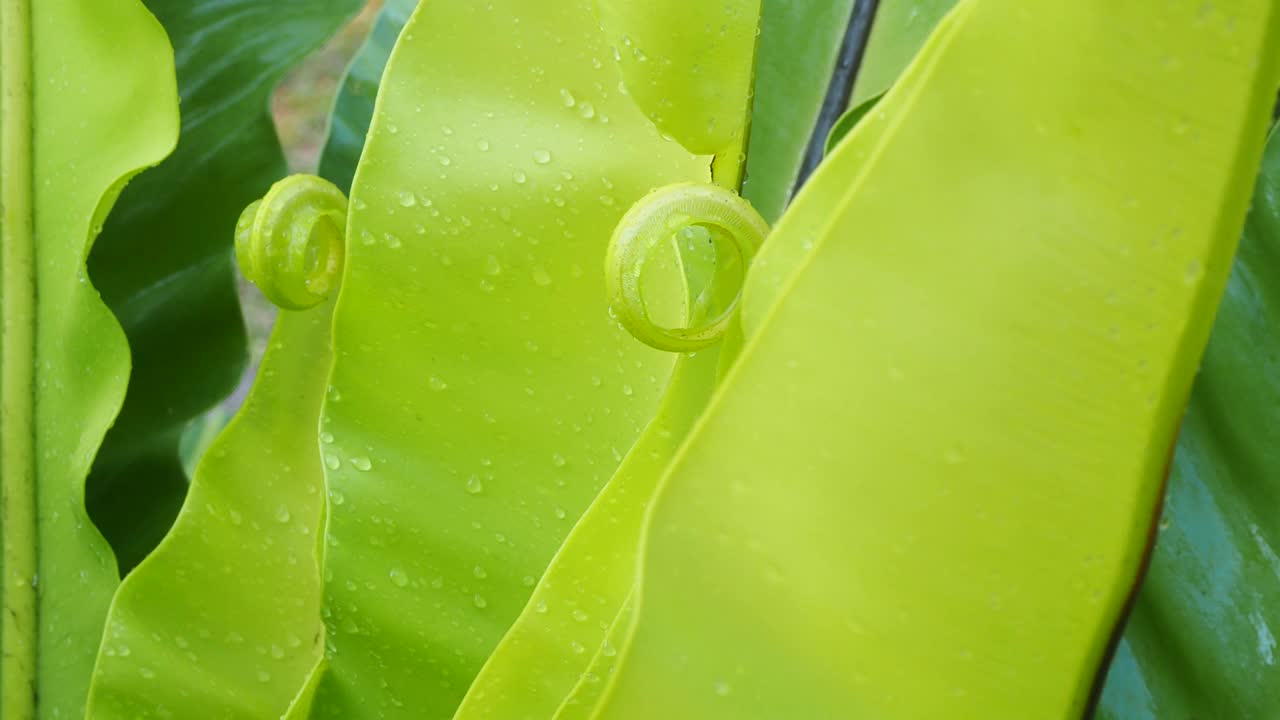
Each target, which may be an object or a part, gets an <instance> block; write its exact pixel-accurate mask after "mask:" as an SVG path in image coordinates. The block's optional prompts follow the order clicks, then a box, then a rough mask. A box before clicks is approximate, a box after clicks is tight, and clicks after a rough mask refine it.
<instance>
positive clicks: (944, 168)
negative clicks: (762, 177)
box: [602, 0, 1280, 718]
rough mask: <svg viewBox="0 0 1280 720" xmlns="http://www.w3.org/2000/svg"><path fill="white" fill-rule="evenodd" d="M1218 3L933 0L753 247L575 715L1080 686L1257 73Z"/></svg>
mask: <svg viewBox="0 0 1280 720" xmlns="http://www.w3.org/2000/svg"><path fill="white" fill-rule="evenodd" d="M1231 9H1232V10H1233V11H1234V17H1233V18H1230V19H1228V18H1227V17H1225V16H1224V15H1222V14H1217V13H1210V14H1209V15H1208V16H1207V17H1206V16H1205V15H1203V14H1199V13H1198V10H1199V8H1198V7H1193V6H1190V5H1179V6H1172V5H1171V6H1164V7H1162V8H1161V9H1160V14H1159V18H1158V19H1159V23H1160V27H1161V32H1160V33H1159V34H1157V35H1151V36H1147V37H1149V38H1150V39H1151V41H1152V43H1153V44H1151V45H1143V46H1141V47H1135V45H1134V44H1133V43H1132V42H1130V38H1131V29H1132V28H1144V27H1147V26H1148V24H1149V23H1150V22H1151V17H1150V16H1149V14H1148V12H1147V8H1145V7H1141V8H1139V7H1137V6H1115V5H1114V4H1112V3H1105V2H1101V1H1099V2H1086V3H1071V4H1060V3H1053V2H1043V3H1034V4H1032V5H1030V6H1029V5H1028V4H1027V3H1025V2H1012V1H999V0H972V1H971V2H968V3H966V4H963V5H961V6H960V7H958V8H957V10H956V14H955V15H953V16H951V18H952V21H951V23H950V24H949V25H948V26H946V27H943V28H942V29H941V30H940V31H939V33H938V34H936V35H935V36H934V37H933V38H932V40H931V41H930V43H929V45H928V47H927V49H926V51H925V52H924V53H923V54H922V55H921V56H920V57H918V58H917V59H916V61H915V63H914V64H913V65H912V67H911V69H909V70H908V71H907V73H906V75H905V76H904V77H903V78H902V79H901V80H900V81H899V82H898V84H897V85H895V87H894V89H893V90H892V91H890V93H889V94H888V95H887V96H886V97H885V99H884V100H883V102H882V104H881V105H880V106H879V107H878V108H877V109H876V111H875V112H873V113H872V114H871V115H870V116H868V121H869V122H864V123H863V124H860V125H859V126H858V128H857V129H855V131H854V133H853V134H852V135H851V136H850V137H849V138H847V139H846V141H845V142H844V143H842V144H841V145H840V146H839V147H838V148H837V149H836V151H835V153H834V154H833V156H832V158H831V159H830V160H829V162H828V164H827V165H826V166H825V168H824V169H823V170H822V171H820V174H819V176H818V177H816V178H815V180H814V181H813V185H812V186H811V188H810V189H809V190H808V191H806V193H804V194H802V196H801V198H800V200H798V202H797V205H796V206H795V207H793V208H792V210H791V211H790V212H789V214H788V215H787V217H786V218H784V220H783V223H782V225H780V226H779V228H778V230H777V231H776V234H775V237H774V238H773V240H771V247H776V246H779V245H780V246H782V247H785V248H789V249H788V250H786V251H777V250H774V251H773V252H774V253H775V254H774V259H775V260H778V261H780V262H779V263H778V264H777V265H775V267H782V268H784V271H783V272H781V273H775V274H771V275H762V276H759V278H757V274H756V273H755V272H754V271H753V274H752V280H751V283H750V284H749V287H748V292H749V293H754V294H756V295H760V294H763V295H765V296H766V297H770V298H772V301H771V302H768V303H764V304H761V305H757V307H760V308H763V310H764V311H763V312H762V313H759V314H757V315H755V317H754V319H752V317H748V316H744V327H745V328H746V330H747V335H748V340H747V345H746V347H745V348H744V350H743V354H742V355H741V357H740V358H739V360H738V362H737V363H736V364H735V366H734V368H733V369H732V371H731V372H730V374H729V376H728V377H727V378H726V380H725V381H724V384H723V385H722V386H721V388H720V390H719V391H718V392H717V394H716V396H715V397H714V398H713V400H712V404H711V406H710V407H709V409H708V412H707V414H706V415H704V417H703V418H702V420H701V421H700V422H699V424H698V425H697V427H696V428H695V430H694V433H693V435H692V436H691V438H690V440H689V443H688V444H687V445H686V446H685V447H684V448H683V449H682V450H681V452H680V453H679V454H678V456H677V459H676V461H675V463H674V464H673V466H672V468H671V471H670V474H669V476H668V478H667V480H666V482H665V489H664V490H663V491H662V494H661V495H660V499H659V501H658V504H657V506H656V507H655V509H654V512H653V513H652V515H651V517H650V526H649V529H648V534H647V537H646V556H645V560H644V570H643V574H642V584H641V593H640V596H639V600H638V605H637V618H638V621H637V624H636V626H635V634H634V636H633V638H632V639H631V643H630V646H629V648H628V655H627V657H626V658H625V659H624V660H622V661H621V664H620V665H619V675H618V677H617V680H616V682H615V684H614V686H613V687H612V689H611V691H610V693H609V694H608V695H607V696H606V703H607V704H606V706H605V712H604V713H603V714H602V717H609V718H613V717H637V718H651V717H662V716H674V715H683V716H697V717H747V716H753V717H775V716H776V717H791V716H799V717H830V716H843V715H849V714H855V715H856V714H866V715H868V716H876V717H903V718H917V717H956V718H959V717H993V716H997V717H1006V716H1007V717H1027V716H1034V717H1073V716H1077V715H1078V714H1079V713H1080V712H1081V711H1082V710H1083V708H1084V705H1085V703H1086V702H1087V700H1088V697H1089V694H1090V690H1091V687H1092V685H1093V684H1094V677H1095V673H1096V671H1097V668H1098V664H1099V663H1100V661H1101V660H1102V656H1103V654H1104V651H1105V648H1106V646H1107V643H1108V639H1109V637H1110V634H1111V631H1112V628H1113V625H1114V624H1115V623H1116V622H1117V620H1118V619H1119V615H1120V612H1121V609H1122V607H1123V605H1124V602H1125V600H1126V597H1127V596H1128V594H1129V591H1130V589H1131V587H1132V584H1133V582H1134V580H1135V576H1136V573H1137V570H1138V566H1139V563H1140V559H1141V556H1142V553H1143V549H1144V546H1145V541H1146V529H1147V527H1148V526H1149V524H1150V523H1151V522H1152V518H1153V515H1154V513H1153V510H1154V508H1155V505H1156V500H1157V497H1158V491H1159V488H1160V485H1161V479H1162V477H1163V473H1164V468H1165V464H1166V458H1167V454H1168V453H1167V451H1168V447H1169V446H1170V444H1171V443H1172V441H1173V437H1174V432H1175V429H1176V424H1177V420H1178V418H1179V416H1180V414H1181V409H1182V403H1183V400H1184V398H1185V393H1186V392H1187V390H1188V389H1189V386H1190V383H1191V380H1192V376H1193V374H1194V371H1195V367H1196V365H1197V362H1198V356H1199V353H1200V350H1201V348H1202V347H1203V343H1204V342H1205V340H1206V339H1207V336H1208V330H1209V325H1210V323H1211V321H1212V317H1213V312H1214V307H1215V305H1216V302H1217V298H1218V295H1219V293H1220V292H1221V289H1222V287H1223V285H1224V283H1225V280H1226V275H1227V269H1228V267H1229V265H1230V258H1231V255H1232V252H1233V249H1234V243H1235V238H1236V236H1237V233H1238V231H1239V224H1240V222H1241V221H1242V219H1243V214H1244V209H1245V205H1246V203H1247V198H1248V189H1249V186H1250V183H1251V180H1252V176H1253V172H1254V170H1255V169H1256V163H1257V158H1258V157H1259V155H1260V150H1261V138H1262V130H1263V128H1264V124H1265V122H1266V119H1267V116H1268V113H1269V109H1270V105H1271V98H1272V97H1273V93H1274V92H1275V90H1276V83H1277V81H1278V80H1280V78H1277V77H1276V73H1275V71H1276V62H1275V61H1276V59H1277V58H1276V53H1275V49H1274V48H1275V47H1276V36H1277V33H1278V32H1280V17H1277V14H1276V11H1275V8H1274V7H1273V6H1272V4H1271V3H1266V2H1244V1H1242V2H1237V3H1233V4H1232V8H1231ZM1103 16H1105V17H1107V18H1108V22H1106V23H1098V22H1096V19H1097V18H1099V17H1103ZM1245 28H1248V29H1247V30H1245ZM1084 48H1088V49H1089V52H1084V51H1083V49H1084ZM1162 57H1170V58H1173V59H1175V60H1176V62H1175V63H1174V65H1175V66H1176V67H1175V68H1173V69H1171V68H1170V66H1169V65H1168V64H1162V63H1160V62H1157V61H1158V60H1160V59H1161V58H1162ZM1255 57H1260V58H1261V60H1260V61H1258V62H1255V60H1254V59H1255ZM1011 58H1012V59H1017V58H1026V59H1027V60H1028V62H1027V63H1025V64H1023V63H1017V62H1012V63H1011V62H1009V60H1010V59H1011ZM1032 58H1034V63H1031V59H1032ZM1032 65H1034V70H1031V69H1029V68H1030V67H1031V66H1032ZM1177 68H1185V69H1186V74H1181V73H1179V72H1177ZM1133 87H1142V88H1144V91H1145V92H1144V94H1142V95H1135V94H1134V93H1133V92H1132V88H1133ZM1153 126H1154V127H1158V128H1161V130H1162V131H1160V132H1153V131H1152V127H1153ZM975 169H976V170H975ZM829 185H834V186H837V188H836V189H832V188H830V187H827V186H829ZM812 197H816V198H819V199H820V201H818V202H813V203H812V204H810V203H809V202H808V199H809V198H812ZM922 206H924V207H928V209H929V211H928V212H920V207H922ZM818 216H821V217H818ZM762 259H763V258H762ZM764 278H767V280H766V279H764ZM750 297H751V296H750V295H749V296H748V300H750ZM750 307H751V304H750V303H749V304H748V306H747V309H750ZM693 549H696V550H693ZM744 628H750V629H751V631H750V632H743V629H744Z"/></svg>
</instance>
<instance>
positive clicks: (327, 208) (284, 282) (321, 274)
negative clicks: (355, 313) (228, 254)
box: [236, 175, 347, 310]
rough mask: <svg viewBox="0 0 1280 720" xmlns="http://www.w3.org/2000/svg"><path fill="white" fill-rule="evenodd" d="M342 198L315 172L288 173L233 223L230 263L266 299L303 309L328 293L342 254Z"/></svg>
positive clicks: (338, 271)
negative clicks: (233, 248) (233, 256)
mask: <svg viewBox="0 0 1280 720" xmlns="http://www.w3.org/2000/svg"><path fill="white" fill-rule="evenodd" d="M346 226H347V198H346V196H345V195H343V194H342V191H341V190H339V189H338V188H337V187H336V186H334V185H333V183H330V182H329V181H328V180H325V179H323V178H320V177H316V176H315V175H290V176H289V177H287V178H285V179H283V180H280V181H279V182H277V183H276V184H274V185H272V186H271V189H270V190H268V191H267V194H266V195H264V196H263V197H262V199H261V200H255V201H254V202H252V203H250V204H249V206H248V207H246V208H245V209H244V212H242V213H241V214H240V220H239V221H238V222H237V223H236V263H237V264H238V265H239V266H240V272H242V273H244V276H245V277H246V278H248V279H249V281H250V282H252V283H253V284H254V285H257V286H258V289H259V290H261V291H262V293H263V294H264V295H266V296H267V299H268V300H270V301H271V302H273V303H275V304H276V305H277V306H279V307H281V308H284V309H285V310H306V309H307V308H310V307H314V306H316V305H319V304H320V303H321V302H324V300H325V299H327V298H328V297H329V293H330V292H331V291H332V290H333V288H334V287H335V286H336V285H337V284H338V281H339V277H340V275H341V273H342V261H343V257H344V255H345V237H344V235H345V231H346Z"/></svg>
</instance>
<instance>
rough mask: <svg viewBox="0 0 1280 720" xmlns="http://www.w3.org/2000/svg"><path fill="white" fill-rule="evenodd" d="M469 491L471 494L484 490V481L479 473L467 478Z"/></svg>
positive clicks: (477, 493)
mask: <svg viewBox="0 0 1280 720" xmlns="http://www.w3.org/2000/svg"><path fill="white" fill-rule="evenodd" d="M467 492H468V493H469V494H471V495H479V494H480V493H482V492H484V483H482V482H480V476H479V475H472V476H471V477H469V478H467Z"/></svg>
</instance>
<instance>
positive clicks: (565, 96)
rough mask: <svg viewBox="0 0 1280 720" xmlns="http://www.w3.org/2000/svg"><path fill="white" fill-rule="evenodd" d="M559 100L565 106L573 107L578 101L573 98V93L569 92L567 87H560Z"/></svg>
mask: <svg viewBox="0 0 1280 720" xmlns="http://www.w3.org/2000/svg"><path fill="white" fill-rule="evenodd" d="M560 102H562V103H564V106H565V107H573V106H574V105H575V104H576V103H577V102H578V101H577V100H576V99H574V97H573V93H571V92H569V88H560Z"/></svg>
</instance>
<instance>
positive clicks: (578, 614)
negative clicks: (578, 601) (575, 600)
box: [571, 608, 591, 622]
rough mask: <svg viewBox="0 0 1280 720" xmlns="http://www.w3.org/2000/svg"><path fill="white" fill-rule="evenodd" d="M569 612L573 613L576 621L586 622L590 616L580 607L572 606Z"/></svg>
mask: <svg viewBox="0 0 1280 720" xmlns="http://www.w3.org/2000/svg"><path fill="white" fill-rule="evenodd" d="M571 614H572V615H573V619H574V620H576V621H577V622H586V621H587V620H590V619H591V616H590V615H588V614H587V613H586V611H584V610H583V609H582V608H574V609H573V612H572V613H571Z"/></svg>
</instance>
